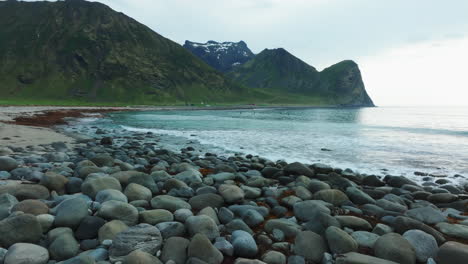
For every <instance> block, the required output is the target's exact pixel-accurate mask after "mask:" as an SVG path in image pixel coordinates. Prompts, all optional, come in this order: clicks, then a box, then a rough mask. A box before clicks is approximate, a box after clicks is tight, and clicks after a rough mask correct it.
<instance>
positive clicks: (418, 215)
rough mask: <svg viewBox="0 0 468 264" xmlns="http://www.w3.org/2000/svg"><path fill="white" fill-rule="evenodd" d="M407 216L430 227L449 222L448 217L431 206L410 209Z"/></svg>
mask: <svg viewBox="0 0 468 264" xmlns="http://www.w3.org/2000/svg"><path fill="white" fill-rule="evenodd" d="M406 215H407V216H409V217H411V218H413V219H416V220H418V221H421V222H423V223H425V224H429V225H434V224H437V223H440V222H446V221H447V217H445V215H444V214H443V213H442V212H441V211H440V210H438V209H435V208H433V207H431V206H425V207H419V208H414V209H410V210H408V211H407V212H406Z"/></svg>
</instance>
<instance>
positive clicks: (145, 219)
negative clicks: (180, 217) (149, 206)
mask: <svg viewBox="0 0 468 264" xmlns="http://www.w3.org/2000/svg"><path fill="white" fill-rule="evenodd" d="M172 220H174V216H173V215H172V213H171V212H169V211H168V210H165V209H154V210H146V211H143V212H140V223H147V224H150V225H156V224H159V223H162V222H170V221H172Z"/></svg>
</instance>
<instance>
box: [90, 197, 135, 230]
mask: <svg viewBox="0 0 468 264" xmlns="http://www.w3.org/2000/svg"><path fill="white" fill-rule="evenodd" d="M97 215H98V216H99V217H102V218H104V219H106V220H120V221H122V222H124V223H125V224H127V225H129V226H132V225H135V224H137V223H138V210H137V209H136V208H135V207H134V206H133V205H131V204H127V203H123V202H119V201H108V202H105V203H103V204H102V205H101V208H99V211H98V213H97Z"/></svg>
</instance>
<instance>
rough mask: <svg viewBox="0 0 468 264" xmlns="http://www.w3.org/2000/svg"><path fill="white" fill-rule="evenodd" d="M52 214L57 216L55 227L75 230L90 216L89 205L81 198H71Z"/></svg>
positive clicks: (53, 210)
mask: <svg viewBox="0 0 468 264" xmlns="http://www.w3.org/2000/svg"><path fill="white" fill-rule="evenodd" d="M51 212H52V213H54V214H55V219H54V225H55V226H64V227H71V228H75V227H77V226H78V225H79V224H80V222H81V220H83V219H84V218H85V217H86V216H87V215H88V203H87V201H85V200H84V199H82V198H79V197H77V198H71V199H67V200H65V201H63V202H61V203H60V204H59V205H58V206H57V207H56V208H54V209H52V210H51Z"/></svg>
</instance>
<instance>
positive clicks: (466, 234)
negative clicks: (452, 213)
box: [436, 223, 468, 239]
mask: <svg viewBox="0 0 468 264" xmlns="http://www.w3.org/2000/svg"><path fill="white" fill-rule="evenodd" d="M436 228H437V229H438V230H439V231H440V232H442V233H444V234H446V235H448V236H451V237H456V238H462V239H468V226H465V225H459V224H449V223H438V224H437V225H436Z"/></svg>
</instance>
